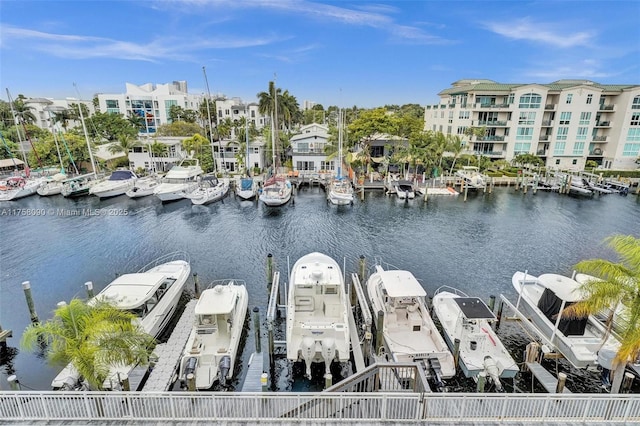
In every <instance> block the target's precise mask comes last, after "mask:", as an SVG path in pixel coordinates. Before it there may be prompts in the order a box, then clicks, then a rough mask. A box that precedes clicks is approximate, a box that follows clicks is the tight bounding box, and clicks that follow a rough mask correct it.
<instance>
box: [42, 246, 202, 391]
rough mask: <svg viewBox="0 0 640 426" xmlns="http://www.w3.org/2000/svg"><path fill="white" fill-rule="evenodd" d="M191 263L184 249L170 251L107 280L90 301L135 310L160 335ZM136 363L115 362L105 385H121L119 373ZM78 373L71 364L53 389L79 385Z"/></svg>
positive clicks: (146, 327)
mask: <svg viewBox="0 0 640 426" xmlns="http://www.w3.org/2000/svg"><path fill="white" fill-rule="evenodd" d="M190 272H191V265H190V262H189V257H188V255H187V254H186V253H184V252H175V253H170V254H167V255H165V256H162V257H160V258H158V259H156V260H154V261H153V262H151V263H149V264H148V265H146V266H145V267H143V268H142V269H140V270H139V271H138V272H136V273H131V274H123V275H120V276H119V277H118V278H116V279H115V280H113V281H112V282H111V283H110V284H108V285H107V286H106V287H105V288H104V289H103V290H102V291H101V292H100V293H98V294H97V295H96V296H95V297H94V298H93V299H91V300H90V301H89V304H91V303H96V302H97V301H106V302H109V303H111V304H113V305H114V306H116V307H117V308H118V309H122V310H127V311H130V312H132V313H133V314H134V315H135V316H136V317H137V318H139V325H140V327H141V329H142V330H144V331H145V332H146V333H148V334H150V335H151V336H153V337H156V338H157V337H158V335H160V333H161V332H162V331H163V330H164V328H165V327H166V326H167V324H168V323H169V321H170V319H171V317H172V315H173V313H174V312H175V310H176V307H177V306H178V301H179V300H180V295H181V294H182V292H183V290H184V287H185V284H186V282H187V279H188V278H189V274H190ZM135 367H136V366H128V365H127V366H123V365H119V366H112V367H111V369H110V371H109V374H108V376H107V379H106V380H105V382H104V383H103V385H102V387H103V389H115V388H117V387H118V386H119V383H120V382H119V380H118V375H120V376H121V377H124V375H125V374H128V373H129V372H130V371H131V370H132V369H134V368H135ZM79 379H80V377H79V374H78V372H77V370H76V369H75V368H74V367H73V365H72V364H69V365H67V367H65V368H64V369H63V370H62V371H61V372H60V374H58V375H57V376H56V377H55V378H54V379H53V381H52V382H51V386H52V387H53V388H54V389H63V388H64V389H67V390H70V389H74V388H76V387H77V386H78V385H79V381H80V380H79Z"/></svg>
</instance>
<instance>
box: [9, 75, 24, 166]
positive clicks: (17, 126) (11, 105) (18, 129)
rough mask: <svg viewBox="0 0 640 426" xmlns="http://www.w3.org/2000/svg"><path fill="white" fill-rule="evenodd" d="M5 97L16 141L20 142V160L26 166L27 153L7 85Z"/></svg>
mask: <svg viewBox="0 0 640 426" xmlns="http://www.w3.org/2000/svg"><path fill="white" fill-rule="evenodd" d="M7 99H9V107H10V108H11V114H12V115H13V123H14V124H15V125H16V133H17V134H18V141H19V142H20V152H21V153H22V161H24V164H25V166H28V165H29V163H28V161H27V154H25V152H24V145H23V144H22V135H21V134H20V126H19V124H20V123H19V122H18V115H17V114H16V111H15V110H14V109H13V99H11V94H10V93H9V88H8V87H7Z"/></svg>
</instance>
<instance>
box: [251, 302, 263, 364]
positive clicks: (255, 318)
mask: <svg viewBox="0 0 640 426" xmlns="http://www.w3.org/2000/svg"><path fill="white" fill-rule="evenodd" d="M253 328H254V331H255V333H256V352H258V353H260V352H262V347H261V345H260V309H259V308H258V307H257V306H256V307H254V308H253Z"/></svg>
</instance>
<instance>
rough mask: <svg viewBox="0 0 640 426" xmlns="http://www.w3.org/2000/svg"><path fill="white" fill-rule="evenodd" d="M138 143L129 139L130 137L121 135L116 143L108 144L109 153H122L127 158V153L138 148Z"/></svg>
mask: <svg viewBox="0 0 640 426" xmlns="http://www.w3.org/2000/svg"><path fill="white" fill-rule="evenodd" d="M138 145H139V142H138V141H136V140H134V139H133V138H131V136H130V135H128V134H126V133H121V134H119V135H118V141H117V142H112V143H111V144H109V148H108V149H109V152H110V153H112V154H117V153H119V152H124V153H125V155H126V156H127V158H128V157H129V151H130V150H131V149H132V148H133V147H134V146H138Z"/></svg>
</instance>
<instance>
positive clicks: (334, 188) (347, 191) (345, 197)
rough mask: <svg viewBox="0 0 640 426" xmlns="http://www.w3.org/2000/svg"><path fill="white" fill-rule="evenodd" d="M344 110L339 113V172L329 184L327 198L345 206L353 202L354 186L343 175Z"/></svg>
mask: <svg viewBox="0 0 640 426" xmlns="http://www.w3.org/2000/svg"><path fill="white" fill-rule="evenodd" d="M342 120H343V117H342V110H340V112H339V114H338V174H337V176H336V177H335V178H334V179H333V180H332V181H331V183H330V184H329V191H327V199H328V200H329V202H330V203H331V204H334V205H338V206H343V205H347V204H353V187H352V186H351V182H349V181H348V180H347V179H346V178H344V177H343V176H342V134H343V129H342Z"/></svg>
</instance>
